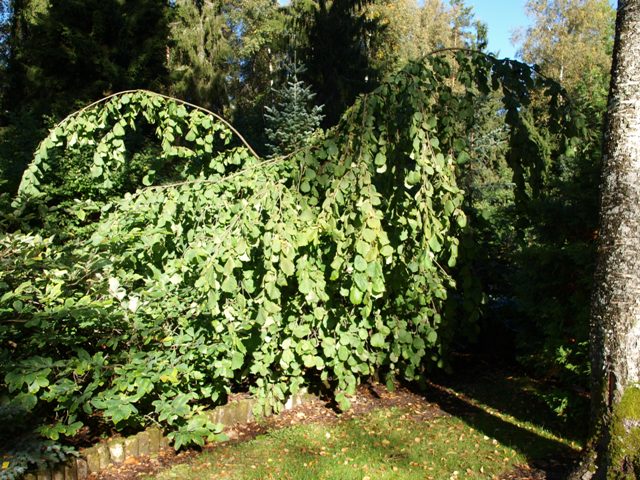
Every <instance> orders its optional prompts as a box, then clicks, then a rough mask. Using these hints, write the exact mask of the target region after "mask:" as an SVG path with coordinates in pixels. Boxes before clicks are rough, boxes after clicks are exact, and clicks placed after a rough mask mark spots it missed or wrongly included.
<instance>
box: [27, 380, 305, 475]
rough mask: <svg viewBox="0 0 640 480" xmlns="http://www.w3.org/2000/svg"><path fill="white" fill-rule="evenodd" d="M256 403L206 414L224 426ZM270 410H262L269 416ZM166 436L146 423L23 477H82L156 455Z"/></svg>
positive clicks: (296, 399) (249, 414)
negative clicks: (62, 462)
mask: <svg viewBox="0 0 640 480" xmlns="http://www.w3.org/2000/svg"><path fill="white" fill-rule="evenodd" d="M311 398H314V397H313V395H311V394H309V393H308V392H307V391H306V390H301V391H300V392H298V393H297V394H295V395H292V396H291V397H289V399H288V400H287V402H286V403H285V405H284V409H285V410H291V409H292V408H293V407H295V406H298V405H301V404H303V403H305V402H307V401H309V400H310V399H311ZM256 404H257V400H255V399H254V398H244V399H241V400H236V401H232V402H229V403H227V404H226V405H221V406H219V407H216V408H214V409H212V410H210V411H209V412H207V415H208V416H209V418H210V419H211V421H212V422H214V423H220V424H222V425H223V427H224V428H228V427H230V426H232V425H235V424H238V423H248V422H251V421H253V420H255V416H254V415H253V409H254V407H255V406H256ZM270 415H271V412H265V416H270ZM169 447H170V445H169V439H168V438H167V437H166V436H164V435H163V434H162V430H160V429H159V428H158V427H149V428H147V429H146V430H143V431H142V432H139V433H137V434H136V435H132V436H130V437H116V438H112V439H110V440H109V441H106V442H101V443H99V444H97V445H94V446H93V447H91V448H85V449H82V450H81V451H80V456H79V457H77V458H73V459H70V460H69V461H68V462H67V463H65V464H62V465H58V466H56V467H55V468H53V469H50V470H41V471H38V472H36V473H29V474H27V475H25V477H24V480H86V479H87V478H88V477H89V475H91V474H92V473H98V472H100V471H101V470H103V469H105V468H107V467H108V466H109V465H111V464H114V463H115V464H117V463H122V462H124V461H125V460H126V459H128V458H132V457H137V456H138V455H157V454H158V453H159V452H160V450H161V449H163V448H169Z"/></svg>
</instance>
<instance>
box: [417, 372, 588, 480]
mask: <svg viewBox="0 0 640 480" xmlns="http://www.w3.org/2000/svg"><path fill="white" fill-rule="evenodd" d="M501 380H504V379H501ZM475 381H476V382H477V381H478V380H477V379H476V380H475ZM500 387H501V385H500V382H495V383H493V384H492V385H489V386H487V389H493V393H492V394H491V395H490V398H489V399H488V400H489V401H487V402H485V400H487V396H488V395H482V397H483V398H478V397H475V396H473V395H469V396H467V392H464V391H462V392H458V391H456V390H464V389H458V388H457V386H456V387H455V390H453V389H450V388H447V387H444V386H441V385H438V384H435V383H428V384H427V385H426V386H425V387H423V388H424V392H423V393H424V395H425V397H426V398H427V400H429V401H432V402H435V403H437V404H438V406H439V407H440V408H441V409H442V410H444V411H445V412H447V413H449V414H450V415H453V416H455V417H457V418H459V419H461V420H462V421H464V422H465V423H466V424H467V425H469V426H470V427H472V428H474V429H476V430H478V431H479V432H482V433H483V434H484V435H486V436H488V437H490V438H493V439H496V440H497V441H498V442H500V443H501V444H503V445H508V446H510V447H511V448H513V449H515V450H517V451H518V452H520V453H521V454H522V455H524V456H525V457H526V458H527V460H528V462H529V465H530V466H532V467H534V468H538V469H540V470H544V471H545V473H546V479H547V480H561V479H564V478H566V475H567V474H568V473H569V472H570V471H571V466H572V464H573V462H574V461H575V460H576V459H577V457H578V454H579V451H578V450H576V449H574V448H571V447H570V446H568V445H566V444H565V443H562V442H560V441H557V440H554V439H553V438H548V437H545V436H543V435H541V434H538V433H536V432H535V431H532V430H529V429H527V428H524V427H520V426H518V425H515V424H513V423H510V422H509V421H506V420H503V419H502V418H500V416H498V414H494V413H491V412H490V411H488V410H487V409H485V408H483V407H482V406H479V405H477V404H476V402H478V401H479V402H481V403H483V404H486V405H489V407H490V408H493V410H495V411H497V412H500V413H503V414H510V415H512V416H513V417H514V418H518V417H519V416H518V415H513V409H511V408H508V407H509V405H513V404H514V403H515V402H521V401H522V398H517V397H516V396H515V395H514V392H513V391H510V390H512V389H502V390H500ZM461 393H462V394H461ZM471 393H473V392H471ZM497 398H500V400H499V401H497V402H492V401H491V400H495V399H497ZM496 404H500V405H506V406H507V408H504V409H501V408H499V407H498V408H496V407H495V406H494V405H496ZM518 419H519V420H526V421H528V422H530V423H534V424H536V423H537V422H536V419H535V418H532V416H529V415H527V416H525V417H524V418H518ZM537 426H538V427H541V426H542V425H540V424H537ZM542 427H543V428H545V429H546V430H547V431H552V430H551V429H548V428H546V426H542Z"/></svg>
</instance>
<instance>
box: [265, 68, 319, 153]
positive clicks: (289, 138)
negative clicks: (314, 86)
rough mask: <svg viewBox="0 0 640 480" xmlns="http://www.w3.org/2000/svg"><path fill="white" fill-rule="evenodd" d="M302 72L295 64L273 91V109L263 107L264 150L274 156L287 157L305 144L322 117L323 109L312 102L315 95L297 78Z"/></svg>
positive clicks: (302, 69)
mask: <svg viewBox="0 0 640 480" xmlns="http://www.w3.org/2000/svg"><path fill="white" fill-rule="evenodd" d="M303 72H304V68H303V67H302V66H301V65H300V64H299V63H297V62H294V63H293V64H292V65H291V66H290V67H289V69H288V75H287V76H288V77H289V79H287V81H286V83H285V84H284V85H282V86H281V87H279V88H277V89H273V94H274V102H273V106H272V107H265V110H266V113H265V115H264V116H265V123H266V129H265V134H266V137H267V140H268V142H269V143H268V144H267V147H268V148H269V150H270V151H271V152H272V153H273V154H274V155H286V154H287V153H291V152H292V151H294V150H295V149H296V148H299V147H300V146H302V145H304V143H305V141H306V140H307V139H308V138H309V137H310V136H311V134H313V132H314V131H315V130H317V129H318V128H319V127H320V122H322V119H323V117H324V115H323V114H322V108H323V107H322V106H318V105H314V103H313V99H314V97H315V93H313V92H312V90H311V87H310V86H309V85H307V84H306V83H305V82H304V81H302V80H301V79H300V78H299V77H298V76H299V75H300V74H302V73H303Z"/></svg>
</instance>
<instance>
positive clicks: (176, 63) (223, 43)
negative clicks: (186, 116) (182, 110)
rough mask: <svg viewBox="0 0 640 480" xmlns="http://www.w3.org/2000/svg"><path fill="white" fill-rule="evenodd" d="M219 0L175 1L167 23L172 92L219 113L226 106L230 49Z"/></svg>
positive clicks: (226, 27) (226, 26)
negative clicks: (169, 35)
mask: <svg viewBox="0 0 640 480" xmlns="http://www.w3.org/2000/svg"><path fill="white" fill-rule="evenodd" d="M222 7H223V5H222V2H220V1H219V0H202V1H199V0H177V1H176V3H175V7H174V10H175V11H174V19H173V21H172V23H171V48H170V51H169V68H170V71H171V77H172V78H171V80H172V82H171V88H170V90H171V91H172V93H173V94H174V95H176V96H178V97H180V98H184V99H185V100H188V101H190V102H193V103H195V104H197V105H200V106H202V107H206V108H208V109H211V110H214V111H217V112H222V110H223V109H224V107H225V106H226V105H227V104H228V101H229V99H228V92H227V90H228V87H227V77H228V76H229V70H230V56H231V49H230V44H229V31H228V30H229V28H228V25H227V22H226V19H225V16H224V12H223V9H222Z"/></svg>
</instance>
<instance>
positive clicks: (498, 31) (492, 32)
mask: <svg viewBox="0 0 640 480" xmlns="http://www.w3.org/2000/svg"><path fill="white" fill-rule="evenodd" d="M465 3H466V4H467V5H468V6H470V7H473V11H474V13H475V16H476V18H477V19H478V20H481V21H483V22H485V23H486V24H487V25H488V27H489V50H490V51H491V52H494V53H498V54H499V57H511V58H514V57H515V53H516V47H515V46H513V45H512V44H511V34H512V32H513V31H514V30H516V29H518V28H526V27H527V26H528V25H529V23H530V22H529V18H528V17H527V16H526V14H525V10H524V4H525V0H467V1H466V2H465Z"/></svg>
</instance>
